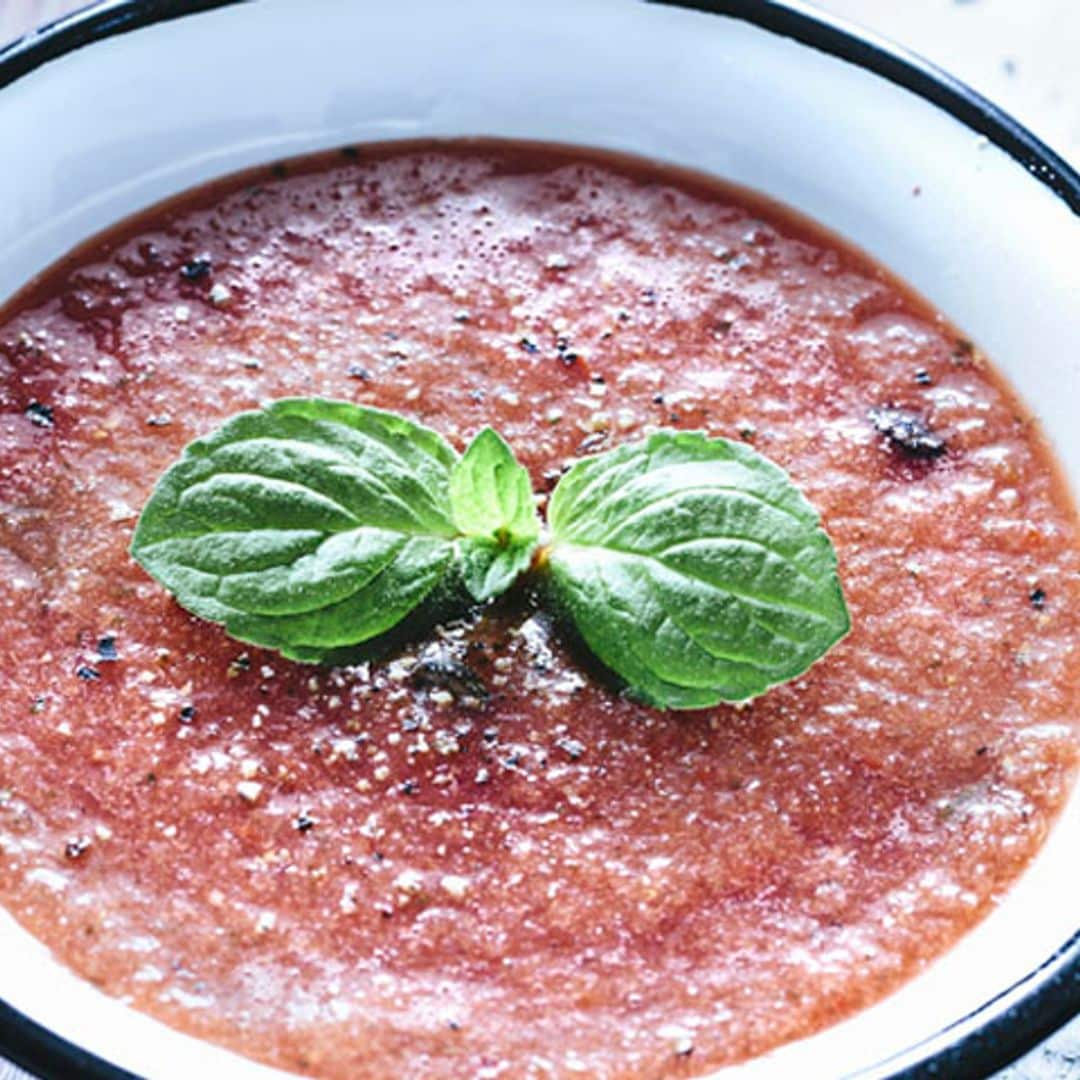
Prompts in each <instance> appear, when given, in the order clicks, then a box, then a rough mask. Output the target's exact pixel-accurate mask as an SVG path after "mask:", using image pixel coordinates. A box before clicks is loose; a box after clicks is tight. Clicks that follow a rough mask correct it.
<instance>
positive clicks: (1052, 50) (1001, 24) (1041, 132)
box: [0, 0, 1080, 1080]
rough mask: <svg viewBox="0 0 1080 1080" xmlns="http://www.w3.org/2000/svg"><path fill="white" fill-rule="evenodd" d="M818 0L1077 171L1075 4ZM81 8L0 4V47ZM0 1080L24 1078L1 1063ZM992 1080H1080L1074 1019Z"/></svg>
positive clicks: (1049, 0) (1052, 0)
mask: <svg viewBox="0 0 1080 1080" xmlns="http://www.w3.org/2000/svg"><path fill="white" fill-rule="evenodd" d="M582 2H587V0H582ZM816 2H817V3H818V6H819V7H822V8H824V9H825V10H827V11H829V12H832V13H833V14H836V15H841V16H843V17H844V18H847V19H851V20H852V21H854V22H858V23H861V24H862V25H863V26H866V27H868V28H869V29H871V30H874V31H876V32H877V33H879V34H883V35H884V36H885V37H889V38H892V39H893V40H894V41H897V42H899V43H900V44H902V45H906V46H908V47H909V48H911V49H914V50H915V51H916V52H918V53H921V54H922V55H923V56H925V57H927V58H928V59H930V60H932V61H934V62H935V63H936V64H938V65H940V66H941V67H943V68H945V69H946V70H948V71H950V72H952V73H953V74H954V75H957V76H958V77H959V78H961V79H962V80H964V81H965V82H967V83H968V84H969V85H971V86H973V87H974V88H975V89H976V90H979V91H980V92H981V93H983V94H985V95H986V96H987V97H988V98H990V100H991V101H995V102H997V103H998V104H1000V105H1002V106H1004V107H1005V108H1006V109H1007V110H1008V111H1009V112H1011V113H1012V114H1013V115H1014V116H1015V117H1016V118H1017V119H1018V120H1020V121H1021V122H1022V123H1024V124H1025V125H1026V126H1027V127H1029V128H1030V129H1031V130H1032V131H1033V132H1034V133H1035V134H1036V135H1038V136H1039V137H1040V138H1042V139H1043V140H1044V141H1045V142H1047V143H1049V145H1050V146H1052V147H1053V148H1054V149H1055V150H1057V151H1058V152H1059V153H1061V154H1063V155H1064V156H1065V157H1066V158H1067V159H1068V160H1069V161H1071V162H1073V163H1074V164H1077V165H1080V0H816ZM82 6H84V2H80V0H0V42H3V41H7V40H9V39H11V38H13V37H15V36H17V35H18V34H20V33H23V32H24V31H25V30H27V29H29V28H30V27H32V26H35V25H40V24H41V23H42V22H45V21H46V20H49V19H53V18H56V17H58V16H59V15H62V14H64V13H66V12H68V11H71V10H73V9H75V8H77V7H82ZM0 1080H29V1078H28V1077H27V1075H26V1073H24V1072H22V1071H20V1070H19V1069H16V1068H15V1067H14V1066H12V1065H8V1064H5V1063H4V1062H3V1061H2V1060H0ZM63 1080H77V1078H76V1077H64V1078H63ZM944 1080H948V1078H944ZM995 1080H1080V1019H1077V1020H1075V1021H1074V1022H1073V1023H1072V1024H1070V1025H1069V1026H1068V1027H1066V1028H1064V1029H1063V1030H1062V1031H1060V1032H1058V1034H1057V1035H1055V1036H1054V1037H1053V1038H1051V1039H1049V1040H1047V1042H1046V1043H1044V1044H1043V1045H1042V1046H1041V1047H1039V1048H1038V1049H1036V1050H1033V1051H1032V1052H1031V1053H1030V1054H1028V1055H1027V1056H1026V1057H1024V1058H1022V1059H1021V1060H1020V1061H1019V1062H1017V1063H1016V1064H1015V1065H1013V1066H1011V1067H1010V1068H1008V1069H1005V1070H1004V1071H1002V1072H1001V1073H999V1074H998V1075H997V1077H995Z"/></svg>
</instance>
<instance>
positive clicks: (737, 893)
mask: <svg viewBox="0 0 1080 1080" xmlns="http://www.w3.org/2000/svg"><path fill="white" fill-rule="evenodd" d="M315 394H318V395H324V396H329V397H335V398H342V399H347V400H350V401H354V402H360V403H367V404H372V405H376V406H379V407H382V408H387V409H394V410H399V411H401V412H404V413H406V414H408V415H410V416H413V417H415V418H417V419H419V420H421V421H423V422H424V423H426V424H428V425H430V426H432V427H434V428H436V429H438V430H439V431H440V432H441V433H442V434H443V435H445V436H446V437H447V438H448V439H449V440H450V441H451V442H452V443H454V444H455V445H456V446H457V447H458V448H459V449H461V448H462V447H463V446H464V444H465V443H466V442H467V440H468V439H469V438H470V437H471V436H472V435H473V434H474V433H475V432H476V431H477V430H478V429H480V428H481V427H483V426H484V425H486V424H491V425H493V426H495V427H496V428H498V429H499V430H500V431H501V432H502V433H503V434H504V435H505V436H506V437H507V438H508V439H509V440H510V442H511V443H512V444H513V446H514V447H515V449H516V450H517V452H518V453H519V455H520V457H521V458H522V460H523V462H524V463H525V464H526V466H527V467H528V468H529V470H530V473H531V475H532V478H533V481H534V484H535V489H536V492H537V494H538V496H539V497H540V498H541V499H542V497H543V496H544V494H545V493H546V492H548V491H550V489H551V487H552V486H553V484H554V483H555V481H556V480H557V478H558V477H559V475H560V473H561V472H562V471H563V470H565V469H566V468H567V466H568V463H570V462H572V461H573V460H574V459H576V458H577V457H579V456H581V455H583V454H587V453H589V452H593V451H597V450H602V449H605V448H608V447H611V446H614V445H617V444H619V443H620V442H622V441H624V440H630V439H633V438H638V437H641V436H642V435H643V434H644V433H645V432H647V431H649V430H650V429H652V428H655V427H658V426H663V427H674V428H686V429H703V430H705V431H707V432H710V433H713V434H717V435H723V436H726V437H729V438H734V439H743V440H746V441H747V442H749V443H751V444H752V445H753V446H755V447H756V448H758V449H759V450H761V451H762V452H763V453H765V454H766V455H768V456H769V457H771V458H773V459H774V460H776V461H777V462H778V463H780V464H781V465H783V466H784V467H785V468H786V469H788V470H789V471H790V473H791V474H792V476H793V478H794V479H795V481H796V482H797V483H798V484H799V485H800V486H801V487H802V488H803V489H804V491H805V492H806V493H807V495H808V497H809V498H810V499H811V501H812V502H814V503H815V505H816V506H817V507H819V508H820V510H821V512H822V514H823V519H824V523H825V525H826V527H827V529H828V531H829V532H830V534H831V536H832V537H833V539H834V542H835V544H836V547H837V550H838V553H839V558H840V565H841V574H842V580H843V582H844V586H845V590H846V595H847V598H848V602H849V605H850V608H851V613H852V618H853V624H854V628H853V630H852V633H851V634H850V636H849V637H848V638H847V639H846V640H845V641H843V642H842V643H841V644H840V645H839V646H838V647H837V648H836V649H834V650H833V651H832V652H831V653H830V654H829V655H828V656H827V657H826V658H825V659H824V660H823V661H821V662H820V663H818V664H817V665H816V666H814V667H813V668H812V669H811V670H810V671H809V673H808V674H806V675H805V676H804V677H802V678H800V679H798V680H797V681H795V682H793V683H790V684H788V685H785V686H782V687H779V688H777V689H775V690H773V691H771V692H770V693H768V694H766V695H765V696H763V697H761V698H759V699H758V700H756V701H754V702H753V703H752V704H751V705H748V706H746V707H741V708H735V707H721V708H715V709H711V710H707V711H702V712H694V713H683V714H680V713H663V712H659V711H654V710H651V709H649V708H646V707H644V706H641V705H638V704H635V703H634V702H633V701H631V700H629V699H627V698H626V697H625V696H624V695H622V694H620V692H619V691H618V688H617V687H615V686H613V685H612V684H611V682H610V681H609V680H607V679H606V678H604V676H603V674H602V673H601V672H598V671H596V670H595V669H594V668H589V667H588V666H587V665H585V666H583V662H582V658H581V656H580V655H578V654H577V653H576V652H574V651H573V647H572V646H571V645H569V644H568V642H567V640H566V638H565V636H564V635H563V634H562V633H561V631H560V629H559V627H558V626H556V625H553V624H552V623H551V622H550V621H549V620H548V618H547V617H546V616H544V615H543V614H542V613H541V612H540V611H539V610H538V608H537V607H536V605H535V604H534V602H533V598H532V596H531V593H530V589H529V587H528V585H527V584H526V585H524V586H522V587H521V588H519V589H518V590H517V591H515V592H514V593H513V594H512V595H510V596H508V597H507V598H505V599H503V600H501V601H500V602H499V603H497V604H496V605H494V606H492V607H489V608H487V609H484V610H474V611H472V612H469V613H468V614H467V615H466V616H465V617H463V618H462V619H461V620H459V621H456V622H452V623H449V624H446V625H444V626H441V627H439V628H438V629H437V631H435V632H433V633H432V634H431V635H430V637H429V638H426V639H424V640H422V641H417V642H416V643H415V645H412V646H406V647H405V648H404V650H402V651H399V652H397V653H396V654H393V655H391V656H389V657H388V658H387V659H386V660H384V661H382V662H379V663H374V664H371V665H360V666H356V667H352V668H339V669H321V668H317V667H308V666H303V665H298V664H294V663H290V662H288V661H285V660H282V659H281V658H280V657H277V656H276V655H274V654H272V653H266V652H262V651H259V650H257V649H252V648H247V647H245V646H243V645H241V644H238V643H237V642H235V641H232V640H230V639H229V638H227V637H226V636H225V635H224V633H223V632H222V631H221V630H220V629H219V628H217V627H215V626H213V625H210V624H207V623H204V622H201V621H199V620H197V619H194V618H192V617H190V616H189V615H187V614H186V613H185V612H184V611H182V610H181V609H180V608H179V607H177V606H176V604H175V603H174V602H173V601H172V599H171V598H170V597H169V596H168V595H167V594H166V593H165V592H164V591H163V589H162V588H161V587H160V586H158V585H157V584H156V583H155V582H154V581H152V580H150V579H149V578H148V577H147V576H146V575H145V573H143V572H142V571H141V570H140V569H139V568H138V567H137V566H136V565H135V564H134V563H133V562H132V560H131V559H130V557H129V555H128V551H127V549H128V544H129V541H130V537H131V532H132V528H133V526H134V523H135V520H136V517H137V515H138V512H139V509H140V507H141V506H142V505H143V503H144V502H145V500H146V498H147V496H148V494H149V492H150V489H151V487H152V485H153V483H154V481H155V479H156V478H157V476H158V475H159V474H160V473H161V472H162V471H163V470H164V469H165V468H166V467H167V465H168V464H169V463H170V462H172V461H173V460H174V459H175V457H176V456H177V455H178V454H179V452H180V450H181V448H182V447H183V446H184V445H185V444H186V443H187V442H188V441H189V440H191V439H192V438H194V437H196V436H198V435H200V434H204V433H206V432H207V431H209V430H210V429H212V428H214V427H215V426H217V425H218V424H219V423H220V422H221V421H223V420H224V419H225V418H226V417H228V416H229V415H231V414H233V413H235V412H237V411H239V410H242V409H248V408H252V407H255V406H257V405H259V404H260V403H262V402H264V401H266V400H268V399H272V398H276V397H281V396H286V395H315ZM0 409H2V412H0V566H2V573H0V623H2V625H3V627H4V631H5V632H4V634H3V636H2V639H0V658H2V659H0V902H2V904H3V905H4V906H5V907H6V908H7V909H8V910H9V911H10V912H11V913H12V914H13V915H14V916H15V917H16V918H17V919H18V920H19V921H20V922H21V923H22V924H23V925H24V926H25V927H26V928H27V929H28V930H29V931H30V932H32V933H33V934H34V935H36V936H37V937H38V938H40V939H41V940H42V941H44V942H45V943H47V944H48V945H49V946H50V947H51V948H52V949H53V950H54V952H55V953H56V955H57V956H58V957H59V958H60V959H61V960H62V961H63V962H65V963H66V964H68V965H70V967H72V968H73V969H74V970H75V971H77V972H79V973H80V974H81V975H83V976H85V977H86V978H87V979H90V980H92V981H93V982H94V983H96V984H97V985H99V986H100V987H102V988H103V989H104V990H106V991H107V992H108V993H109V994H113V995H117V996H119V997H121V998H123V999H124V1000H125V1001H128V1002H130V1003H132V1004H133V1005H134V1006H135V1007H137V1008H139V1009H142V1010H145V1011H146V1012H148V1013H151V1014H153V1015H154V1016H157V1017H159V1018H161V1019H162V1020H164V1021H166V1022H167V1023H169V1024H171V1025H174V1026H175V1027H177V1028H180V1029H182V1030H184V1031H187V1032H190V1033H193V1034H195V1035H197V1036H201V1037H204V1038H206V1039H210V1040H213V1041H215V1042H218V1043H221V1044H223V1045H225V1046H228V1047H231V1048H233V1049H235V1050H237V1051H239V1052H241V1053H243V1054H247V1055H250V1056H252V1057H254V1058H257V1059H260V1060H262V1061H265V1062H269V1063H271V1064H274V1065H277V1066H280V1067H282V1068H285V1069H292V1070H297V1071H299V1072H304V1073H311V1074H314V1075H317V1076H323V1077H342V1078H344V1077H348V1078H350V1080H359V1078H376V1077H398V1078H400V1077H464V1076H470V1077H472V1076H476V1077H488V1078H494V1077H504V1076H505V1077H524V1076H538V1077H539V1076H549V1075H554V1076H569V1075H577V1074H585V1075H593V1076H605V1077H612V1078H614V1077H654V1076H659V1075H693V1074H699V1073H702V1072H704V1071H706V1070H707V1069H708V1068H710V1067H714V1066H719V1065H722V1064H724V1063H730V1062H735V1061H739V1060H741V1059H744V1058H747V1057H749V1056H751V1055H755V1054H758V1053H761V1052H763V1051H765V1050H767V1049H769V1048H771V1047H775V1046H777V1045H779V1044H781V1043H783V1042H785V1041H787V1040H791V1039H794V1038H797V1037H799V1036H803V1035H807V1034H809V1033H811V1032H813V1031H816V1030H818V1029H820V1028H822V1027H824V1026H825V1025H828V1024H831V1023H833V1022H834V1021H836V1020H838V1019H840V1018H842V1017H845V1016H847V1015H849V1014H851V1013H852V1012H854V1011H855V1010H857V1009H860V1008H862V1007H864V1006H866V1005H868V1004H870V1003H871V1002H874V1001H876V1000H878V999H880V998H881V997H882V996H883V995H885V994H887V993H888V992H889V991H891V990H893V989H895V988H896V987H897V986H899V985H900V984H901V983H903V982H904V980H906V979H908V978H910V977H911V976H912V975H914V974H915V973H916V972H918V971H919V970H920V969H921V968H922V967H923V966H924V965H926V964H927V963H928V962H929V961H931V960H933V959H934V958H935V957H937V956H939V955H940V954H941V953H942V952H943V950H945V949H947V948H948V947H949V946H950V945H951V944H952V943H953V942H955V941H956V939H957V938H958V937H959V936H960V935H961V934H963V933H964V931H965V930H967V929H969V928H970V927H971V926H972V925H973V924H974V923H975V922H977V921H978V920H979V919H981V918H982V917H983V916H984V915H985V914H986V913H987V912H988V911H989V910H990V909H991V907H992V906H993V905H994V903H995V902H996V901H997V900H998V899H999V898H1000V896H1001V895H1002V892H1003V891H1004V890H1005V889H1007V888H1008V886H1009V884H1010V883H1011V882H1012V881H1013V880H1014V879H1015V878H1016V876H1017V875H1018V874H1019V873H1020V872H1021V870H1022V869H1023V868H1024V866H1025V864H1026V863H1027V862H1028V860H1029V859H1030V858H1031V856H1032V855H1033V854H1034V852H1035V851H1036V850H1037V849H1038V847H1039V845H1040V843H1041V842H1042V840H1043V838H1044V837H1045V835H1046V832H1047V829H1048V828H1049V827H1050V825H1051V824H1052V822H1053V819H1054V817H1055V814H1056V813H1057V811H1058V809H1059V808H1060V806H1061V804H1062V802H1063V800H1064V798H1065V795H1066V793H1067V790H1068V785H1069V782H1070V779H1071V776H1072V773H1073V771H1074V769H1075V766H1076V761H1077V727H1076V723H1077V722H1076V709H1075V702H1076V700H1077V692H1078V680H1080V648H1078V647H1077V643H1078V641H1080V585H1078V581H1080V575H1078V569H1080V558H1078V552H1077V532H1076V523H1075V520H1074V516H1073V511H1072V509H1071V507H1070V504H1069V502H1068V498H1067V496H1066V494H1065V492H1064V490H1063V488H1062V487H1061V485H1060V483H1059V478H1058V475H1057V473H1056V471H1055V466H1054V463H1053V461H1052V459H1051V457H1050V455H1049V453H1048V451H1047V448H1046V446H1045V445H1044V443H1043V441H1042V439H1041V437H1040V435H1039V432H1038V430H1037V428H1036V427H1035V425H1034V423H1033V421H1032V418H1031V417H1030V416H1029V415H1028V414H1027V413H1026V412H1025V410H1024V408H1023V407H1022V405H1021V404H1020V403H1019V402H1018V400H1017V398H1016V397H1015V396H1014V395H1013V393H1012V392H1011V391H1010V390H1009V388H1007V387H1006V386H1005V385H1003V383H1002V381H1001V379H1000V378H999V377H998V376H997V375H996V374H995V372H994V371H993V369H992V368H991V367H989V366H988V364H987V362H986V360H985V358H984V357H983V356H982V354H981V353H980V352H979V350H978V349H977V348H975V347H974V346H973V345H972V344H971V343H970V342H968V341H966V340H964V339H962V338H961V337H960V336H959V335H958V334H957V332H956V331H955V330H954V329H953V328H952V327H951V326H950V325H949V324H948V322H946V321H945V320H944V319H943V318H942V317H941V316H940V315H939V314H937V313H936V312H934V311H933V310H932V309H930V308H929V307H928V306H927V305H926V304H925V303H924V302H922V301H920V300H919V299H917V298H916V297H914V296H912V295H911V293H910V292H909V291H907V290H906V289H905V288H904V287H902V286H901V285H899V284H898V283H897V282H896V281H895V280H894V279H892V278H891V277H890V276H889V275H888V274H887V273H886V272H885V271H883V270H882V269H881V268H880V267H879V266H877V265H875V264H874V263H873V262H872V261H870V260H869V259H868V258H866V257H865V256H864V255H862V254H860V253H858V252H856V251H853V250H852V249H851V248H849V247H847V246H845V245H844V244H843V243H841V242H840V241H838V240H837V239H836V238H835V237H833V236H830V235H827V234H825V233H824V232H823V231H821V230H819V229H817V228H816V227H814V226H812V225H810V224H808V223H807V222H806V221H803V220H801V219H798V218H796V217H795V216H793V215H792V214H790V213H788V212H786V211H783V210H781V209H779V208H777V207H775V206H773V205H770V204H768V203H767V202H765V201H763V200H761V199H759V198H757V197H754V196H751V195H749V194H747V193H745V192H742V191H739V190H734V189H732V188H729V187H726V186H723V185H721V184H720V183H717V182H713V181H711V180H707V179H703V178H701V177H696V176H690V175H686V174H682V173H679V172H677V171H674V170H670V169H666V168H662V167H659V166H654V165H650V164H647V163H643V162H638V161H631V160H627V159H622V158H618V157H614V156H607V155H602V154H594V153H587V152H583V151H580V150H570V149H559V148H553V147H538V146H526V145H520V144H512V143H496V142H480V143H464V142H463V143H448V144H438V143H431V144H410V145H397V146H387V147H381V148H374V147H371V148H361V149H359V150H354V149H350V150H347V151H344V152H341V153H335V154H332V155H329V156H322V157H319V158H313V159H305V160H301V161H296V162H291V163H287V164H285V165H281V166H276V167H274V168H273V169H265V170H260V171H258V172H257V173H254V174H248V175H245V176H243V177H239V178H233V179H230V180H228V181H224V182H221V183H218V184H216V185H214V186H211V187H208V188H205V189H202V190H199V191H196V192H194V193H192V194H190V195H188V196H185V197H184V198H182V199H180V200H178V201H175V202H173V203H171V204H169V205H166V206H164V207H161V208H158V209H156V210H154V211H152V212H149V213H148V214H144V215H142V216H140V217H138V218H136V219H134V220H132V221H130V222H128V223H126V224H124V225H122V226H120V227H118V228H117V229H115V230H114V231H112V232H110V233H109V234H107V235H105V236H104V237H103V238H99V239H98V240H96V241H94V242H92V243H91V244H90V245H88V246H87V247H85V248H84V249H82V250H80V251H79V252H77V253H76V254H75V255H73V256H72V257H70V258H69V259H68V260H67V261H65V262H64V263H62V264H60V265H59V266H57V267H56V268H54V269H53V270H51V271H50V272H48V273H47V274H45V275H44V276H43V277H42V278H41V279H40V280H39V281H38V282H37V283H35V284H34V285H33V286H32V287H30V288H29V289H28V290H27V291H25V292H24V294H23V295H22V296H21V297H19V298H18V299H17V300H16V301H15V302H14V303H13V304H12V305H11V306H9V308H8V309H7V311H6V313H5V314H4V315H3V316H2V318H0Z"/></svg>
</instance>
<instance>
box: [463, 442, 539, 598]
mask: <svg viewBox="0 0 1080 1080" xmlns="http://www.w3.org/2000/svg"><path fill="white" fill-rule="evenodd" d="M450 505H451V508H452V511H453V517H454V524H455V525H456V526H457V528H458V529H459V530H460V531H461V533H462V540H461V542H460V551H461V559H462V576H463V578H464V580H465V587H466V588H467V589H468V590H469V592H470V593H471V595H472V596H473V598H474V599H476V600H478V601H484V600H488V599H490V598H491V597H493V596H496V595H498V594H499V593H501V592H504V591H505V590H506V589H507V588H509V586H510V585H512V584H513V582H514V579H515V578H517V576H518V575H519V574H520V573H521V572H522V571H523V570H524V569H525V568H526V567H528V565H529V563H530V562H531V561H532V557H533V553H534V552H535V551H536V547H537V543H538V541H539V538H540V521H539V518H538V517H537V516H536V506H535V504H534V502H533V491H532V482H531V481H530V480H529V474H528V473H527V472H526V471H525V469H524V468H523V467H522V466H521V465H520V464H519V462H518V460H517V458H515V457H514V452H513V450H511V449H510V447H509V446H507V444H506V442H505V441H504V440H503V439H502V437H501V436H499V435H498V434H497V433H496V432H495V431H493V430H492V429H491V428H485V429H484V430H483V431H481V432H480V434H479V435H477V436H476V438H475V439H473V441H472V443H471V444H470V446H469V448H468V449H467V450H466V451H465V454H464V456H463V457H462V458H461V460H460V461H458V463H457V464H456V465H455V466H454V469H453V471H452V472H451V474H450Z"/></svg>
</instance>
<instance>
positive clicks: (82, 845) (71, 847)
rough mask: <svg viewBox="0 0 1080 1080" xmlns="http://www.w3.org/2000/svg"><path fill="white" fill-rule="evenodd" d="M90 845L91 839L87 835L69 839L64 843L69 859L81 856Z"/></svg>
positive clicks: (65, 852)
mask: <svg viewBox="0 0 1080 1080" xmlns="http://www.w3.org/2000/svg"><path fill="white" fill-rule="evenodd" d="M89 847H90V841H89V839H88V838H87V837H85V836H80V837H77V838H76V839H74V840H69V841H68V842H67V843H66V844H65V845H64V854H65V855H66V856H67V857H68V858H69V859H78V858H81V857H82V856H83V855H84V854H85V853H86V851H87V850H88V849H89Z"/></svg>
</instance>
